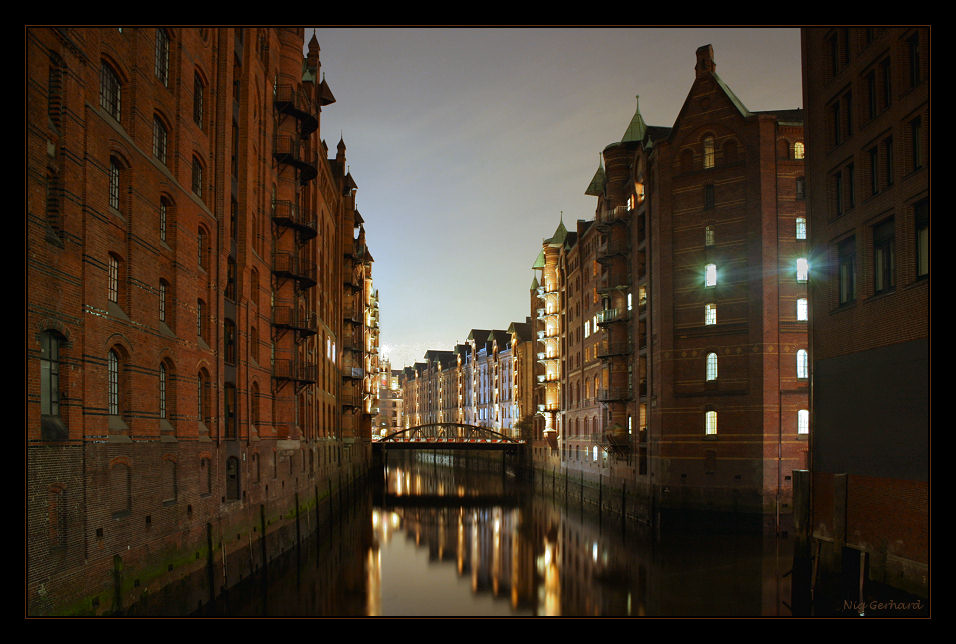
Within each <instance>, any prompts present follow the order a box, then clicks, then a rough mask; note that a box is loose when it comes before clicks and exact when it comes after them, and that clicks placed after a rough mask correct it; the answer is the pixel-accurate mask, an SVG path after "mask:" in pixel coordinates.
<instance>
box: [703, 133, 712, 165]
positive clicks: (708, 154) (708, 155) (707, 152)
mask: <svg viewBox="0 0 956 644" xmlns="http://www.w3.org/2000/svg"><path fill="white" fill-rule="evenodd" d="M704 167H705V168H713V167H714V137H712V136H708V137H706V138H705V139H704Z"/></svg>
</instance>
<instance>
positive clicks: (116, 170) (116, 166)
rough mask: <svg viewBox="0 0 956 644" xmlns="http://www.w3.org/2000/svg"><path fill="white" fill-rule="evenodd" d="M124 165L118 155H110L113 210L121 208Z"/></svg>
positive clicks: (110, 201) (110, 187)
mask: <svg viewBox="0 0 956 644" xmlns="http://www.w3.org/2000/svg"><path fill="white" fill-rule="evenodd" d="M122 172H123V167H122V165H121V164H120V162H119V160H118V159H117V158H116V157H110V170H109V203H110V208H112V209H113V210H119V209H120V179H121V177H122Z"/></svg>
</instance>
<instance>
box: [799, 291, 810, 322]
mask: <svg viewBox="0 0 956 644" xmlns="http://www.w3.org/2000/svg"><path fill="white" fill-rule="evenodd" d="M808 319H809V313H808V309H807V298H805V297H800V298H797V320H798V321H800V322H806V321H807V320H808Z"/></svg>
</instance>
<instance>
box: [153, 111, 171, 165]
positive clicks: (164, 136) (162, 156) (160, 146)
mask: <svg viewBox="0 0 956 644" xmlns="http://www.w3.org/2000/svg"><path fill="white" fill-rule="evenodd" d="M168 141H169V132H168V131H167V130H166V126H165V125H163V122H162V121H161V120H160V119H159V117H158V116H154V117H153V156H154V157H156V158H157V159H159V161H160V163H162V164H163V165H165V164H166V146H167V144H168Z"/></svg>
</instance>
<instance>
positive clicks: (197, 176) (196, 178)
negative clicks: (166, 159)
mask: <svg viewBox="0 0 956 644" xmlns="http://www.w3.org/2000/svg"><path fill="white" fill-rule="evenodd" d="M192 190H193V193H195V194H196V196H197V197H202V164H201V163H200V162H199V159H198V158H197V157H193V175H192Z"/></svg>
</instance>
